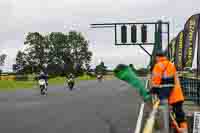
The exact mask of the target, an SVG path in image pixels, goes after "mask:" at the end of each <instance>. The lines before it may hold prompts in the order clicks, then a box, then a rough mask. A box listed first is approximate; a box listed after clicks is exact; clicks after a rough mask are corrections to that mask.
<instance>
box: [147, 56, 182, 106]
mask: <svg viewBox="0 0 200 133" xmlns="http://www.w3.org/2000/svg"><path fill="white" fill-rule="evenodd" d="M163 76H164V77H173V78H174V81H175V84H174V86H173V88H172V90H171V91H170V95H169V97H168V102H169V104H173V103H177V102H180V101H184V96H183V92H182V88H181V85H180V83H179V80H178V78H177V76H176V67H175V65H174V64H173V63H172V62H170V61H169V60H168V59H167V58H166V57H160V59H159V61H158V63H156V64H155V66H154V68H153V71H152V77H151V84H152V86H159V85H161V83H162V78H163ZM160 89H162V88H160Z"/></svg>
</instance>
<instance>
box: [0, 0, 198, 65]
mask: <svg viewBox="0 0 200 133" xmlns="http://www.w3.org/2000/svg"><path fill="white" fill-rule="evenodd" d="M199 5H200V1H199V0H190V1H189V0H173V1H170V0H101V1H100V0H99V1H97V0H59V1H55V0H1V1H0V17H1V21H0V28H1V31H0V48H1V49H2V48H4V49H8V50H7V51H10V52H8V53H9V56H10V57H13V56H14V55H16V53H15V51H13V50H9V49H10V48H13V49H20V48H22V47H23V41H24V33H26V32H29V31H40V32H50V31H61V32H67V31H69V30H70V29H75V30H78V31H80V32H82V33H83V34H84V35H85V36H86V38H87V39H88V40H89V41H90V49H91V50H92V51H94V52H95V58H94V60H98V59H96V58H100V56H102V55H105V56H104V57H105V60H106V59H107V60H109V61H107V62H108V64H109V62H110V63H111V64H113V63H114V61H112V59H111V58H109V56H111V55H112V56H114V57H117V56H118V54H119V53H120V55H123V56H124V57H135V58H134V59H133V62H135V64H137V63H138V64H140V65H143V66H144V65H146V62H148V61H146V54H142V53H141V52H140V54H141V55H142V56H141V55H140V56H139V55H135V53H137V52H138V50H140V49H139V48H136V47H137V46H134V47H132V46H131V50H129V49H130V47H127V48H124V50H122V49H123V48H122V49H121V48H116V47H115V46H114V42H113V40H114V39H113V32H112V31H113V30H112V29H98V30H97V29H95V30H94V29H90V28H89V24H91V23H103V22H127V21H128V22H136V21H137V22H138V21H140V22H141V21H157V20H158V19H160V18H162V19H164V20H165V21H168V20H169V21H170V22H171V28H170V31H173V32H174V33H171V38H172V37H173V36H174V35H176V34H177V33H178V32H179V31H180V30H181V29H183V26H184V23H185V22H186V20H187V19H188V18H189V16H191V15H193V14H195V13H199V12H200V8H199ZM174 25H175V26H174ZM173 27H174V28H173ZM11 42H12V43H11ZM125 47H126V46H125ZM150 50H151V49H150ZM121 51H123V52H121ZM126 51H127V52H126ZM111 53H112V54H111ZM121 53H123V54H121ZM116 55H117V56H116ZM9 60H10V61H9V62H12V60H13V59H11V58H9ZM143 60H145V61H143ZM93 62H96V61H93ZM116 63H117V59H116Z"/></svg>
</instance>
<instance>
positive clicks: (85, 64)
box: [68, 31, 92, 71]
mask: <svg viewBox="0 0 200 133" xmlns="http://www.w3.org/2000/svg"><path fill="white" fill-rule="evenodd" d="M68 44H69V48H70V59H71V60H73V66H74V68H77V71H81V70H83V69H88V68H89V63H90V61H91V57H92V52H91V51H89V48H88V45H89V42H88V41H87V40H85V38H84V37H83V36H82V34H81V33H78V32H76V31H70V32H69V34H68Z"/></svg>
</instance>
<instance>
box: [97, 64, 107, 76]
mask: <svg viewBox="0 0 200 133" xmlns="http://www.w3.org/2000/svg"><path fill="white" fill-rule="evenodd" d="M106 72H107V67H106V66H105V65H104V62H103V61H102V62H101V63H100V64H99V65H97V66H96V68H95V73H96V74H98V73H101V74H106Z"/></svg>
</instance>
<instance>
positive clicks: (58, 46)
mask: <svg viewBox="0 0 200 133" xmlns="http://www.w3.org/2000/svg"><path fill="white" fill-rule="evenodd" d="M24 44H25V45H27V48H26V49H25V50H24V51H23V54H24V55H23V61H22V62H23V63H21V62H19V63H18V64H20V65H21V66H23V68H26V70H28V71H30V70H31V71H32V72H38V71H40V70H41V69H44V68H45V67H44V66H45V65H47V67H49V68H48V70H51V72H53V70H52V66H54V67H58V69H57V68H56V71H54V72H55V73H61V72H63V73H69V72H74V73H77V74H78V73H83V71H84V70H87V69H89V67H90V61H91V56H92V52H91V51H89V48H88V45H89V43H88V41H87V40H86V39H85V38H84V37H83V36H82V34H81V33H79V32H76V31H70V32H69V33H68V34H67V33H66V34H64V33H61V32H52V33H50V34H48V35H46V36H43V35H42V34H40V33H38V32H34V33H28V35H27V36H26V39H25V42H24ZM18 56H19V55H18ZM18 58H19V57H18ZM45 69H47V68H45ZM57 70H59V72H58V71H57Z"/></svg>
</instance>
